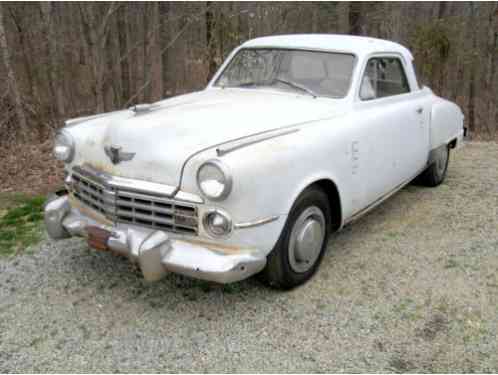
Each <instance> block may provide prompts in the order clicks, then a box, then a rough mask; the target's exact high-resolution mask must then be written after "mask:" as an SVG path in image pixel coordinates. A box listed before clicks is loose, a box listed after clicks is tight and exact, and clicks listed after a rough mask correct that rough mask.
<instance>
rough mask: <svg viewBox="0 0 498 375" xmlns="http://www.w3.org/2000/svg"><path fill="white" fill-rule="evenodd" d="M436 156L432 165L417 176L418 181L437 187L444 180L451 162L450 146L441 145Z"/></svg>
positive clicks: (424, 184) (421, 183)
mask: <svg viewBox="0 0 498 375" xmlns="http://www.w3.org/2000/svg"><path fill="white" fill-rule="evenodd" d="M434 158H435V159H434V161H433V162H432V163H431V165H429V167H427V169H426V170H425V171H423V172H422V173H421V174H420V175H419V176H418V177H417V179H416V182H417V183H419V184H420V185H423V186H429V187H435V186H438V185H440V184H441V183H442V182H443V181H444V179H445V177H446V172H447V171H448V164H449V162H450V148H449V147H441V148H440V149H439V150H438V151H437V152H436V155H435V156H434Z"/></svg>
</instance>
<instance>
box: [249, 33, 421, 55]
mask: <svg viewBox="0 0 498 375" xmlns="http://www.w3.org/2000/svg"><path fill="white" fill-rule="evenodd" d="M241 47H250V48H255V47H260V48H269V47H274V48H290V49H293V48H296V49H318V50H325V51H337V52H347V53H352V54H355V55H357V56H359V57H363V56H365V55H368V54H371V53H376V52H397V53H399V54H401V55H403V56H404V57H406V58H408V60H413V56H412V54H411V52H410V51H409V50H408V49H407V48H405V47H403V46H402V45H401V44H398V43H395V42H391V41H389V40H384V39H377V38H370V37H364V36H356V35H345V34H288V35H277V36H265V37H261V38H256V39H251V40H248V41H247V42H245V43H244V44H242V46H241Z"/></svg>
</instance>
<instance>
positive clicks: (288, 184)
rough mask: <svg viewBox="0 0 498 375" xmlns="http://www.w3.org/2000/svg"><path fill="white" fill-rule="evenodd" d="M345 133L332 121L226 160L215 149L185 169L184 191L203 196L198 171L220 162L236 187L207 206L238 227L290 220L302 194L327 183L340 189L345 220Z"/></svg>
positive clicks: (347, 207) (232, 154) (249, 148)
mask: <svg viewBox="0 0 498 375" xmlns="http://www.w3.org/2000/svg"><path fill="white" fill-rule="evenodd" d="M341 129H342V128H341V127H336V128H335V129H334V128H333V124H332V123H331V122H330V121H317V122H316V123H313V124H308V125H305V126H303V127H301V128H300V129H299V131H297V132H295V133H290V134H286V135H283V136H280V137H276V138H271V139H268V140H265V141H262V142H259V143H255V144H251V145H248V146H246V147H242V148H239V149H236V150H234V151H233V152H228V153H226V154H225V155H223V156H218V155H217V154H216V150H215V149H214V148H213V149H210V150H207V151H204V152H202V153H200V154H198V155H196V156H195V157H193V158H192V159H191V160H189V162H188V163H187V164H186V165H185V169H184V173H183V178H182V186H181V189H182V191H186V192H190V193H194V194H199V195H202V193H201V192H200V191H199V189H198V187H197V182H196V173H197V169H198V168H199V167H200V165H201V164H202V163H203V162H205V161H206V160H208V159H211V158H216V159H219V160H221V161H222V162H224V163H225V164H226V165H227V166H228V168H229V170H230V171H231V174H232V178H233V188H232V191H231V194H230V195H229V196H228V197H227V199H225V200H224V201H221V202H211V201H209V200H206V202H205V204H204V205H203V206H204V208H205V209H209V208H221V209H223V210H225V211H226V212H228V213H229V214H230V215H231V216H232V218H233V221H234V223H241V222H250V221H254V220H259V219H264V218H267V217H271V216H279V217H281V216H287V215H288V213H289V211H290V209H291V207H292V205H293V204H294V202H295V200H296V199H297V197H298V196H299V194H300V193H301V192H302V191H303V190H304V189H306V187H308V186H309V185H311V184H313V183H314V182H316V181H319V180H324V179H325V180H330V181H332V182H334V183H335V185H336V186H337V188H338V190H339V195H340V199H341V202H340V205H341V207H342V209H343V216H344V215H347V214H348V212H349V211H351V204H350V202H349V200H348V199H347V191H350V190H349V189H348V185H349V181H350V175H351V159H350V155H349V145H350V143H349V142H344V140H343V138H342V136H344V135H345V133H344V132H343V131H342V130H341ZM343 133H344V134H343ZM282 225H283V224H282ZM276 239H278V236H277V237H275V241H276Z"/></svg>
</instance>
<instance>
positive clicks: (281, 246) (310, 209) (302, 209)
mask: <svg viewBox="0 0 498 375" xmlns="http://www.w3.org/2000/svg"><path fill="white" fill-rule="evenodd" d="M329 233H330V206H329V201H328V199H327V195H326V194H325V193H324V192H323V191H322V190H321V189H319V188H315V187H312V188H309V189H307V190H305V191H304V192H303V193H302V194H301V195H300V196H299V198H298V199H297V200H296V203H295V204H294V206H293V208H292V209H291V212H290V214H289V216H288V218H287V222H286V224H285V226H284V229H283V231H282V233H281V235H280V238H279V240H278V242H277V244H276V245H275V248H274V249H273V250H272V252H271V253H270V255H268V261H267V264H266V268H265V269H264V270H263V271H262V274H261V276H262V277H263V279H264V281H265V282H266V283H267V284H269V285H270V286H273V287H276V288H280V289H290V288H293V287H296V286H298V285H301V284H303V283H305V282H306V281H307V280H308V279H310V278H311V276H313V274H314V273H315V272H316V270H317V268H318V266H319V265H320V262H321V260H322V257H323V254H324V252H325V248H326V246H327V239H328V237H329Z"/></svg>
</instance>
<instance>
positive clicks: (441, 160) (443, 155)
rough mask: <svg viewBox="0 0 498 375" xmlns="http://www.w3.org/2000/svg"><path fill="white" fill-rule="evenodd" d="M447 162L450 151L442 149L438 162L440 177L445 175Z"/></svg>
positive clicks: (437, 168)
mask: <svg viewBox="0 0 498 375" xmlns="http://www.w3.org/2000/svg"><path fill="white" fill-rule="evenodd" d="M447 161H448V150H447V149H446V148H442V149H441V151H440V152H439V155H438V158H437V160H436V172H437V174H438V176H440V177H441V176H442V175H443V174H444V170H445V169H446V162H447Z"/></svg>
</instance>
